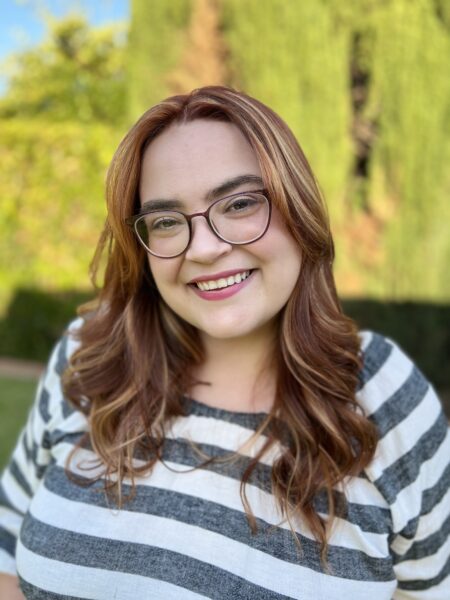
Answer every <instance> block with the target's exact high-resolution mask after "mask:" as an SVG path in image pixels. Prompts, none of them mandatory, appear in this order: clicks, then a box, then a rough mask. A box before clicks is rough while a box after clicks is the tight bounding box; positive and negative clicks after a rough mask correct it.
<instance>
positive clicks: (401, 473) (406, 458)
mask: <svg viewBox="0 0 450 600" xmlns="http://www.w3.org/2000/svg"><path fill="white" fill-rule="evenodd" d="M447 430H448V425H447V419H446V417H445V415H444V413H442V412H441V413H440V415H439V416H438V418H437V419H436V421H435V423H434V425H433V426H432V427H431V428H430V429H429V430H428V431H426V432H425V433H424V434H423V435H422V436H421V437H420V438H419V440H418V441H417V443H416V444H415V446H414V447H413V448H412V449H411V450H410V451H409V452H406V453H405V454H404V455H403V456H402V457H401V458H399V459H398V460H397V461H395V462H394V463H393V464H392V465H391V466H389V467H387V468H386V469H385V471H384V473H383V475H381V477H379V478H378V479H377V480H376V481H375V485H376V486H377V487H378V488H379V489H380V490H381V492H382V494H383V495H384V497H385V498H386V500H387V501H388V502H389V503H390V504H393V503H394V502H395V499H396V497H397V495H398V493H399V492H400V491H401V490H402V489H403V488H405V487H407V486H408V485H410V484H411V483H412V482H413V481H415V480H416V479H417V477H418V474H419V471H420V468H421V466H422V463H423V462H425V461H426V460H428V459H430V458H431V457H432V456H433V455H434V454H435V453H436V451H437V450H438V448H439V446H440V445H441V444H442V442H443V441H444V439H445V436H446V435H447Z"/></svg>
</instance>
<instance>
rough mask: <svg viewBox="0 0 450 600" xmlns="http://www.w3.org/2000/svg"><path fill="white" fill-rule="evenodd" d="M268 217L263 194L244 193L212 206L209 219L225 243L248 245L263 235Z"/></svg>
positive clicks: (268, 210)
mask: <svg viewBox="0 0 450 600" xmlns="http://www.w3.org/2000/svg"><path fill="white" fill-rule="evenodd" d="M269 217H270V207H269V201H268V200H267V198H266V197H265V196H264V195H263V194H259V193H255V192H246V193H243V194H240V195H239V196H233V197H232V198H224V199H223V200H221V201H220V202H217V203H216V204H214V206H213V207H212V209H211V212H210V219H211V222H212V224H213V225H214V228H215V230H216V231H217V233H218V234H219V235H220V237H222V238H223V239H225V240H226V241H227V242H231V243H234V244H248V243H249V242H253V241H254V240H257V239H258V238H259V237H261V236H262V235H263V233H264V232H265V230H266V228H267V224H268V222H269Z"/></svg>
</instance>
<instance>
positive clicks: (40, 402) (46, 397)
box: [37, 379, 52, 423]
mask: <svg viewBox="0 0 450 600" xmlns="http://www.w3.org/2000/svg"><path fill="white" fill-rule="evenodd" d="M44 381H45V379H44ZM49 401H50V394H49V393H48V391H47V388H46V387H45V384H44V385H43V386H42V389H41V392H40V394H39V397H38V399H37V408H38V410H39V414H40V415H41V418H42V420H43V421H44V423H48V422H49V421H50V419H51V417H52V416H51V414H50V411H49Z"/></svg>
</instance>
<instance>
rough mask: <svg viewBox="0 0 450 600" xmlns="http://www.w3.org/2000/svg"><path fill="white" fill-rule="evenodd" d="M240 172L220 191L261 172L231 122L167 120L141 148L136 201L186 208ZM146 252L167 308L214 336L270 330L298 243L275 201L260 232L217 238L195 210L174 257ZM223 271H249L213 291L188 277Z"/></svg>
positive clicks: (287, 291)
mask: <svg viewBox="0 0 450 600" xmlns="http://www.w3.org/2000/svg"><path fill="white" fill-rule="evenodd" d="M241 176H249V177H252V178H253V180H252V181H248V182H242V181H241V182H240V183H238V184H237V185H234V186H233V187H232V188H228V189H227V190H226V192H225V193H223V194H222V195H223V196H226V195H229V194H233V193H235V192H240V191H254V190H260V189H262V187H263V184H262V179H261V181H260V182H259V180H256V179H255V178H261V171H260V168H259V165H258V161H257V159H256V156H255V153H254V151H253V149H252V148H251V146H250V144H249V143H248V142H247V140H246V139H245V138H244V136H243V134H242V133H241V132H240V130H239V129H238V128H237V127H236V126H235V125H232V124H231V123H224V122H219V121H212V120H207V119H198V120H195V121H191V122H189V123H186V124H172V125H171V126H169V127H168V128H167V129H166V130H165V131H163V132H162V133H161V134H160V135H159V136H158V137H157V138H156V139H155V140H154V141H153V142H152V143H151V144H150V145H149V147H148V148H147V150H146V152H145V154H144V158H143V164H142V173H141V180H140V187H139V191H140V198H141V204H144V203H146V204H147V203H149V202H151V201H152V200H161V199H173V200H177V201H178V202H179V203H180V204H181V208H180V209H178V210H180V211H181V212H184V213H186V214H190V213H194V212H200V211H204V210H206V209H207V208H208V205H209V203H210V202H209V201H208V200H207V197H208V193H209V192H211V190H213V189H215V188H217V187H218V186H221V185H223V184H224V183H225V182H229V181H230V180H232V179H235V178H237V177H241ZM219 197H220V196H219ZM148 260H149V265H150V269H151V272H152V274H153V277H154V280H155V282H156V285H157V287H158V290H159V292H160V294H161V296H162V298H163V299H164V300H165V302H166V303H167V304H168V305H169V306H170V308H171V309H172V310H173V311H174V312H175V313H176V314H177V315H178V316H180V317H181V318H182V319H184V320H185V321H187V322H188V323H190V324H191V325H194V326H195V327H196V328H198V329H199V330H200V332H201V333H202V334H203V335H204V336H211V337H213V338H220V339H228V338H238V337H241V336H251V335H254V334H258V333H263V332H265V331H271V330H272V328H273V326H274V324H275V322H276V316H277V315H278V313H279V312H280V310H281V309H282V308H283V306H284V305H285V304H286V302H287V301H288V299H289V297H290V295H291V293H292V291H293V289H294V286H295V284H296V282H297V278H298V275H299V272H300V264H301V256H300V250H299V248H298V246H297V244H296V243H295V241H294V239H293V238H292V236H291V234H290V233H289V232H288V229H287V227H286V225H285V224H284V222H283V221H282V219H281V216H280V214H279V212H278V211H277V210H276V209H275V207H272V217H271V221H270V225H269V228H268V230H267V232H266V233H265V235H264V236H263V237H262V238H261V239H259V240H257V241H256V242H253V243H251V244H248V245H240V246H236V245H235V246H233V245H232V244H229V243H227V242H224V241H222V240H220V239H219V238H218V237H217V236H216V235H215V234H214V233H213V232H212V231H211V229H210V228H209V225H208V224H207V222H206V220H205V219H204V218H203V217H196V218H194V219H193V221H192V239H191V243H190V246H189V247H188V249H187V250H186V251H185V253H184V254H182V255H181V256H177V257H175V258H157V257H155V256H153V255H150V254H149V255H148ZM228 271H231V272H232V273H244V272H245V271H251V274H250V276H249V277H248V278H247V279H245V280H244V281H242V282H241V283H235V284H233V285H232V286H230V287H227V288H224V289H222V290H221V292H220V293H219V294H218V293H217V291H214V290H213V291H209V292H208V291H201V290H199V288H198V286H197V285H196V284H195V283H192V282H193V281H195V280H197V279H203V280H204V279H205V277H206V278H207V279H208V280H211V281H214V280H218V279H219V278H221V276H222V278H223V277H224V276H225V275H224V272H228ZM227 275H228V277H229V276H230V275H229V274H227ZM228 277H225V278H226V279H228ZM238 279H239V278H238ZM227 283H228V281H227ZM202 287H204V286H202Z"/></svg>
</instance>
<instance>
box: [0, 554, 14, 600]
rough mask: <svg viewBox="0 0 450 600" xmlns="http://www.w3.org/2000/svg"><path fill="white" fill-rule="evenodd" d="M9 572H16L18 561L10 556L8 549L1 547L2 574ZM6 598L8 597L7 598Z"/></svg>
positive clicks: (11, 573) (9, 573)
mask: <svg viewBox="0 0 450 600" xmlns="http://www.w3.org/2000/svg"><path fill="white" fill-rule="evenodd" d="M2 573H7V574H8V575H15V574H16V561H15V559H14V557H12V556H10V555H9V554H8V553H7V552H6V550H3V548H0V575H1V574H2ZM5 600H6V599H5Z"/></svg>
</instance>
